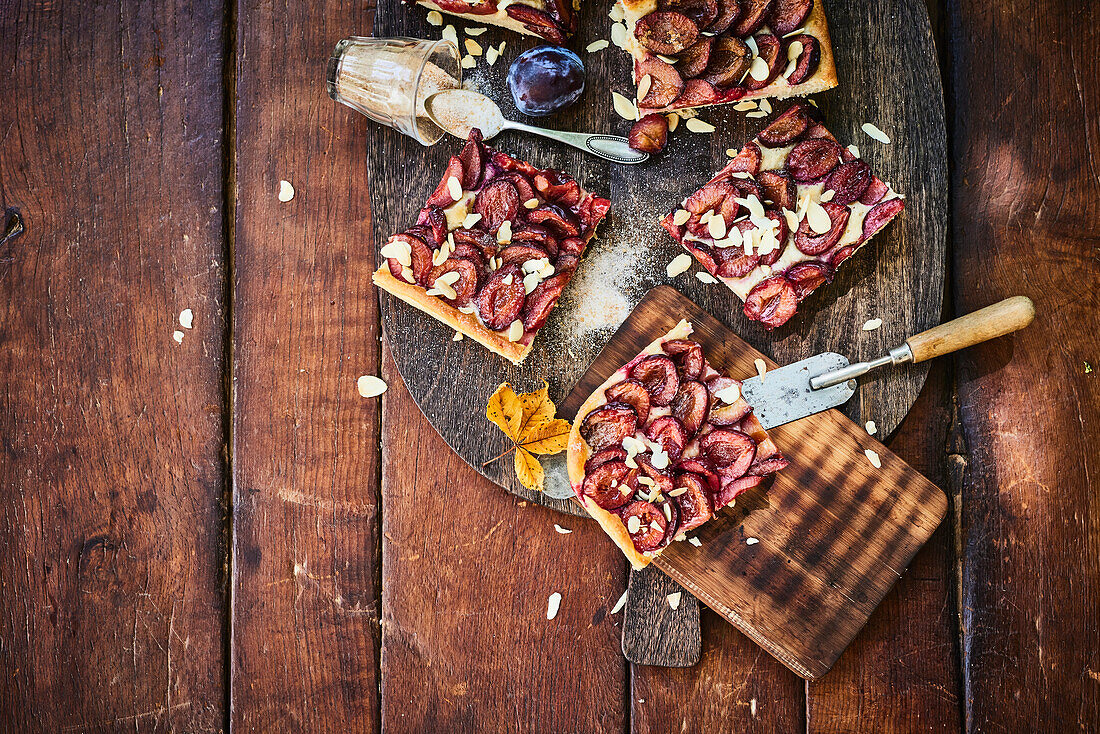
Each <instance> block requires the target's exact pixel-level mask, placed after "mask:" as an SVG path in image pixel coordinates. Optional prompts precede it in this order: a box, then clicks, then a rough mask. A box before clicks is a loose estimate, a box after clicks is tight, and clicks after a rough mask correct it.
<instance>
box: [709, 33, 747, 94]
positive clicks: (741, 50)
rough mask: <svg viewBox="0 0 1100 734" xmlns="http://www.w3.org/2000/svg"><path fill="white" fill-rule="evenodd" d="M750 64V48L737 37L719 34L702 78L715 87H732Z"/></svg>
mask: <svg viewBox="0 0 1100 734" xmlns="http://www.w3.org/2000/svg"><path fill="white" fill-rule="evenodd" d="M750 66H752V50H750V49H749V47H748V46H747V45H746V44H745V42H744V41H742V40H741V39H739V38H733V37H732V36H721V37H720V38H719V39H718V40H717V41H715V42H714V46H713V48H711V51H710V60H709V62H708V63H707V69H706V71H704V72H703V77H702V78H703V80H704V81H706V82H707V83H708V84H711V85H713V86H714V87H715V88H717V89H725V88H727V87H732V86H733V85H735V84H737V83H738V82H740V81H741V77H743V76H744V75H745V72H746V71H748V70H749V67H750Z"/></svg>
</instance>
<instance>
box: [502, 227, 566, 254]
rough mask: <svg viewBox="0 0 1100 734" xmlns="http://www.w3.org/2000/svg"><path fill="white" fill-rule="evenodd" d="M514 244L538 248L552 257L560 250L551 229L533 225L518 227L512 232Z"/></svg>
mask: <svg viewBox="0 0 1100 734" xmlns="http://www.w3.org/2000/svg"><path fill="white" fill-rule="evenodd" d="M512 244H513V245H528V246H530V247H538V248H540V249H542V250H546V252H547V253H548V254H550V255H556V254H557V253H558V249H559V245H558V240H557V238H555V237H554V235H553V234H552V233H551V232H550V230H549V229H547V228H546V227H543V226H540V225H538V224H531V223H527V224H523V225H517V227H516V228H515V229H513V230H512Z"/></svg>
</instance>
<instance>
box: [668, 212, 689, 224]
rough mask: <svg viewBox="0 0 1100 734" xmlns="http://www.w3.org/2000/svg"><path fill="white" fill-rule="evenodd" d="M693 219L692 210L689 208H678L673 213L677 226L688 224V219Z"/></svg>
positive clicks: (674, 222) (673, 221) (673, 219)
mask: <svg viewBox="0 0 1100 734" xmlns="http://www.w3.org/2000/svg"><path fill="white" fill-rule="evenodd" d="M689 219H691V212H689V211H688V210H687V209H677V210H676V212H675V213H674V214H673V215H672V223H673V224H675V225H676V226H677V227H680V226H683V225H684V224H687V220H689Z"/></svg>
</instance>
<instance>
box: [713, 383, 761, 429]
mask: <svg viewBox="0 0 1100 734" xmlns="http://www.w3.org/2000/svg"><path fill="white" fill-rule="evenodd" d="M733 385H737V387H738V388H740V387H741V383H740V381H738V380H734V379H732V378H730V377H725V376H719V377H715V378H714V379H712V380H711V381H710V382H708V383H707V390H708V391H709V392H710V395H711V403H710V414H709V415H708V416H707V421H708V422H709V423H712V424H714V425H716V426H736V425H737V424H739V423H740V422H741V420H742V419H743V418H744V417H745V416H747V415H748V414H749V413H751V412H752V407H750V406H749V404H748V403H747V402H745V399H744V398H742V397H740V392H738V397H737V399H736V400H734V401H733V402H732V403H727V402H726V401H725V400H723V399H722V398H719V397H718V394H719V393H721V394H723V395H726V396H728V395H729V393H727V392H725V391H726V390H728V389H729V388H730V387H731V386H733Z"/></svg>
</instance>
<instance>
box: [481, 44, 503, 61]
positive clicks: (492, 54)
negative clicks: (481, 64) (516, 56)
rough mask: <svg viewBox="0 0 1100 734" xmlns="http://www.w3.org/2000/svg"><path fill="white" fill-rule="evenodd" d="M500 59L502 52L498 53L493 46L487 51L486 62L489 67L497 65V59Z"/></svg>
mask: <svg viewBox="0 0 1100 734" xmlns="http://www.w3.org/2000/svg"><path fill="white" fill-rule="evenodd" d="M499 58H500V52H499V51H497V50H496V49H495V48H493V47H492V46H490V47H489V48H487V49H485V61H486V63H488V64H489V66H492V65H493V64H495V63H496V62H497V59H499Z"/></svg>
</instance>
